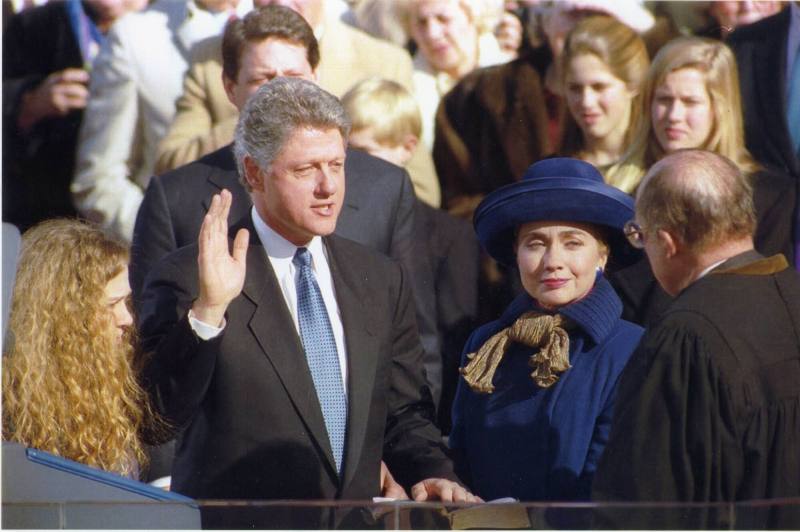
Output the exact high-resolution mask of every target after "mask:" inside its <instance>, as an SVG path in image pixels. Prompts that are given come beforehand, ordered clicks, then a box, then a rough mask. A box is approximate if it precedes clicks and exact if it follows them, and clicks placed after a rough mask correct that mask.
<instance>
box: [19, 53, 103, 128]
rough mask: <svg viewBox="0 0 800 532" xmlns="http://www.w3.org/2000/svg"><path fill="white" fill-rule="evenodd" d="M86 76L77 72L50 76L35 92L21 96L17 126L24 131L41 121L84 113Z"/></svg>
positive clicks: (82, 72)
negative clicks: (72, 112) (81, 110)
mask: <svg viewBox="0 0 800 532" xmlns="http://www.w3.org/2000/svg"><path fill="white" fill-rule="evenodd" d="M88 84H89V73H88V72H86V71H85V70H83V69H80V68H65V69H64V70H59V71H58V72H53V73H52V74H50V75H49V76H47V78H45V80H44V81H42V82H41V83H40V84H39V85H38V86H37V87H36V88H34V89H33V90H30V91H28V92H26V93H25V94H23V95H22V99H21V100H20V110H19V114H18V115H17V125H18V126H19V128H20V129H21V130H22V131H27V130H28V129H30V128H31V127H33V126H34V125H36V124H37V123H38V122H40V121H41V120H44V119H46V118H55V117H61V116H66V115H67V114H69V113H70V112H71V111H73V110H74V109H83V108H84V107H86V102H87V101H88V100H89V88H88Z"/></svg>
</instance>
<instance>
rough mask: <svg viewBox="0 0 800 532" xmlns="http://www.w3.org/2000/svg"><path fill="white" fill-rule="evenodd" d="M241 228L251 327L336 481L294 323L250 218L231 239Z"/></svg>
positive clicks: (303, 353) (236, 226)
mask: <svg viewBox="0 0 800 532" xmlns="http://www.w3.org/2000/svg"><path fill="white" fill-rule="evenodd" d="M241 227H244V228H247V229H248V230H249V231H250V247H249V249H248V250H247V277H246V278H245V283H244V288H243V289H242V293H243V294H244V296H245V297H247V298H248V299H249V300H250V301H252V302H253V304H254V305H255V306H256V310H255V312H253V315H252V317H251V318H250V322H249V323H248V327H249V328H250V331H251V332H252V333H253V336H254V337H255V339H256V341H257V342H258V344H259V345H260V346H261V349H262V350H263V351H264V354H265V355H266V356H267V358H268V359H269V361H270V363H271V364H272V366H273V368H274V369H275V372H276V373H277V374H278V377H279V378H280V380H281V382H282V384H283V387H284V389H285V390H286V393H287V394H288V395H289V397H290V399H291V401H292V403H293V404H294V407H295V409H296V410H297V413H298V415H299V416H300V418H301V419H302V420H303V423H304V424H305V425H306V427H307V429H308V432H309V434H310V435H311V437H312V438H313V439H314V440H315V441H316V443H317V445H318V446H319V448H320V449H321V450H322V452H323V453H324V454H325V457H326V459H327V461H328V464H329V466H330V472H331V473H332V474H333V476H334V478H335V477H336V475H337V473H336V463H335V461H334V459H333V451H332V450H331V445H330V441H329V439H328V432H327V430H326V428H325V420H324V419H323V417H322V409H321V408H320V406H319V400H318V399H317V393H316V389H315V388H314V381H313V379H312V378H311V371H310V370H309V369H308V364H307V362H306V356H305V352H304V351H303V346H302V343H301V342H300V338H299V336H298V335H297V332H296V329H295V326H294V321H293V320H292V317H291V315H290V313H289V309H288V308H287V307H286V302H285V300H284V298H283V294H282V292H281V289H280V286H279V285H278V280H277V278H276V277H275V272H274V271H273V270H272V265H271V264H270V262H269V260H268V259H267V257H266V255H265V251H264V248H263V246H262V245H261V242H260V241H259V240H258V235H257V234H256V232H255V229H254V228H253V225H252V221H251V220H250V217H249V216H247V217H246V218H243V219H242V221H241V222H240V223H239V224H236V225H235V226H233V227H232V228H231V232H230V235H231V236H234V235H235V234H236V231H237V230H238V229H239V228H241Z"/></svg>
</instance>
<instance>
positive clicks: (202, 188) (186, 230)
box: [131, 6, 439, 358]
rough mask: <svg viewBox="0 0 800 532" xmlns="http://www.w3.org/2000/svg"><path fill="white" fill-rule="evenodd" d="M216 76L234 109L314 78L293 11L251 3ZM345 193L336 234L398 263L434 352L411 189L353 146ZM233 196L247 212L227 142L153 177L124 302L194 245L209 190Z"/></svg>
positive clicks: (236, 209)
mask: <svg viewBox="0 0 800 532" xmlns="http://www.w3.org/2000/svg"><path fill="white" fill-rule="evenodd" d="M222 46H223V54H222V55H223V60H224V64H223V73H224V75H223V80H222V81H221V82H222V83H223V84H224V86H225V91H226V93H227V95H228V98H229V99H230V101H231V102H232V103H233V104H234V105H235V106H236V107H237V109H240V110H241V109H242V107H243V106H244V104H245V102H246V101H247V99H248V97H249V96H250V95H251V94H252V93H253V92H254V91H255V90H256V89H257V88H258V86H259V85H261V84H262V83H265V82H267V81H269V80H271V79H273V78H275V77H279V76H289V77H300V78H303V79H308V80H310V81H315V78H316V74H315V69H316V67H317V64H318V63H319V60H320V56H319V47H318V44H317V40H316V38H315V37H314V32H313V30H312V29H311V27H310V26H309V25H308V23H307V22H306V21H305V19H303V17H302V16H301V15H299V14H298V13H297V12H295V11H294V10H292V9H289V8H286V7H281V6H266V7H261V8H257V9H254V10H253V11H252V12H250V13H249V14H248V15H247V16H246V17H245V18H244V19H243V20H237V21H234V22H231V23H230V24H229V25H228V27H227V28H226V31H225V35H224V37H223V43H222ZM345 165H346V166H345V170H346V174H347V196H346V198H345V206H344V209H343V210H342V214H341V216H340V217H339V222H338V225H337V227H336V233H337V234H338V235H341V236H344V237H346V238H349V239H351V240H355V241H356V242H359V243H361V244H365V245H367V246H369V247H372V248H373V249H376V250H378V251H380V252H382V253H385V254H386V255H389V256H390V257H392V258H394V259H396V260H398V261H399V262H400V263H401V264H402V265H403V266H404V267H405V268H406V269H407V270H408V271H409V272H410V273H411V275H412V277H411V282H412V285H413V291H414V296H415V302H416V311H417V321H418V323H419V326H420V331H421V333H422V342H423V347H424V348H425V351H426V353H427V356H428V357H429V358H432V357H433V358H435V357H438V356H439V355H438V352H439V340H438V332H437V326H436V303H435V299H434V297H433V289H432V287H433V284H434V283H433V273H432V272H431V270H430V267H429V266H427V265H426V262H425V261H423V260H420V255H422V254H423V253H424V250H423V249H420V246H417V245H415V243H414V242H415V239H414V220H413V217H414V216H413V215H414V192H413V187H412V185H411V181H410V180H409V178H408V174H407V173H406V172H405V170H403V169H401V168H399V167H397V166H394V165H392V164H389V163H387V162H385V161H382V160H380V159H378V158H376V157H372V156H370V155H368V154H366V153H364V152H361V151H357V150H349V149H348V150H347V160H346V162H345ZM223 188H227V189H228V190H230V191H231V193H232V194H233V205H232V207H231V208H232V216H233V218H232V219H234V220H235V219H238V217H239V216H241V215H243V214H244V213H245V212H247V211H248V210H249V208H250V198H249V197H248V195H247V194H246V192H245V191H244V189H243V188H242V186H241V184H240V183H239V174H238V172H237V170H236V167H235V164H234V162H233V154H232V151H231V146H226V147H224V148H222V149H220V150H217V151H215V152H213V153H210V154H208V155H206V156H204V157H202V158H201V159H199V160H197V161H195V162H194V163H190V164H188V165H186V166H183V167H181V168H178V169H176V170H174V171H172V172H168V173H166V174H164V175H162V176H156V177H154V178H153V179H152V180H151V182H150V185H149V187H148V189H147V192H146V193H145V197H144V200H143V202H142V205H141V207H140V210H139V214H138V216H137V219H136V226H135V229H134V236H133V245H132V257H131V285H132V288H133V293H134V300H135V301H138V296H139V294H140V292H141V288H142V286H143V284H144V279H145V276H146V275H147V272H148V271H149V270H150V269H151V268H152V267H153V265H155V263H156V262H158V260H160V259H161V258H162V257H164V256H165V255H166V254H168V253H169V252H170V251H173V250H175V249H177V248H179V247H182V246H185V245H187V244H190V243H193V242H195V240H196V238H197V232H198V231H199V229H200V223H201V222H202V220H203V216H204V215H205V212H206V211H207V210H208V206H209V204H210V201H211V197H212V196H213V195H214V194H217V193H219V192H220V191H221V190H222V189H223Z"/></svg>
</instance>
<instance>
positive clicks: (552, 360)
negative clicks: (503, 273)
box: [459, 311, 571, 393]
mask: <svg viewBox="0 0 800 532" xmlns="http://www.w3.org/2000/svg"><path fill="white" fill-rule="evenodd" d="M567 321H568V320H567V319H566V318H564V317H562V316H561V315H559V314H556V315H555V316H551V315H550V314H542V313H540V312H535V311H531V312H526V313H525V314H523V315H521V316H520V317H519V318H517V321H515V322H514V323H513V324H512V325H511V326H510V327H506V328H505V329H503V330H502V331H500V332H498V333H497V334H495V335H494V336H492V337H491V338H489V339H488V340H486V342H484V344H483V345H482V346H481V347H480V349H478V351H477V352H476V353H469V354H468V355H467V359H468V360H469V362H468V363H467V365H466V366H465V367H463V368H460V369H459V372H460V373H461V375H463V376H464V380H465V381H467V384H469V387H470V388H472V390H473V391H475V392H477V393H492V392H493V391H494V385H493V384H492V379H493V378H494V372H495V371H496V370H497V366H499V365H500V361H501V360H503V356H504V355H505V354H506V351H507V350H508V347H509V345H510V343H511V342H517V343H520V344H523V345H526V346H528V347H534V348H539V351H538V352H537V353H536V354H535V355H533V356H531V359H530V362H529V364H530V366H531V367H532V368H533V372H532V373H531V378H532V379H533V380H534V382H535V383H536V384H538V385H539V386H541V387H542V388H549V387H550V386H552V385H553V384H555V383H556V382H557V381H558V376H559V375H558V374H560V373H563V372H565V371H566V370H568V369H569V368H570V367H571V366H570V363H569V336H568V335H567V331H565V330H564V326H565V325H566V324H567Z"/></svg>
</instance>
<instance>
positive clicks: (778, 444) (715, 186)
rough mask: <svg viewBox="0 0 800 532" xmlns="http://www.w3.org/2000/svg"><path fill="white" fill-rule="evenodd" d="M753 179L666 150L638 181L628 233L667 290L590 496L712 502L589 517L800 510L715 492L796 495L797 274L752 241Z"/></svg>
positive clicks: (681, 517)
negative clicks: (667, 300)
mask: <svg viewBox="0 0 800 532" xmlns="http://www.w3.org/2000/svg"><path fill="white" fill-rule="evenodd" d="M751 187H752V185H751V183H750V179H749V178H748V176H746V175H745V174H744V173H743V172H742V171H741V170H740V169H739V168H738V167H737V166H736V165H735V164H734V163H733V162H731V161H730V160H728V159H726V158H724V157H722V156H720V155H717V154H714V153H711V152H706V151H702V150H680V151H678V152H676V153H673V154H670V155H667V156H665V157H664V158H662V159H661V160H660V161H658V162H657V163H656V164H655V165H653V166H652V168H650V170H649V172H648V173H647V175H646V176H645V177H644V179H643V180H642V182H641V184H640V185H639V187H638V190H637V194H636V221H635V223H631V224H630V225H629V226H627V227H626V233H627V235H628V238H629V239H630V241H631V244H633V245H634V246H636V247H640V248H643V249H644V251H645V253H646V254H647V258H648V260H649V262H650V264H651V265H652V271H653V273H654V275H655V277H656V279H657V280H658V282H659V284H660V285H661V286H662V287H663V289H664V291H665V292H666V293H668V294H669V295H670V296H671V297H673V298H674V299H673V301H672V302H671V303H670V304H669V306H668V307H667V309H666V310H665V311H664V313H663V314H662V315H661V317H660V319H659V320H658V321H657V323H654V324H652V326H651V327H649V328H648V329H647V332H646V333H645V335H644V337H643V338H642V340H641V342H640V344H639V348H638V349H637V350H636V352H634V354H633V355H632V356H631V358H630V360H629V361H628V364H627V366H626V367H625V370H624V372H623V373H622V375H621V376H620V379H619V386H618V388H617V398H616V403H615V405H616V407H615V410H614V422H613V424H612V427H611V434H610V436H609V440H608V444H607V445H606V448H605V451H604V452H603V456H602V458H601V460H600V462H599V463H598V466H597V473H596V474H595V478H594V483H593V485H592V498H593V499H595V500H596V501H599V502H607V501H614V502H620V501H624V502H627V503H630V502H642V503H645V502H646V503H653V502H654V501H656V502H660V503H664V502H667V503H669V502H671V503H689V504H692V503H712V504H708V505H707V506H706V505H702V504H694V506H689V505H688V504H687V505H686V506H672V507H670V505H668V504H662V505H659V504H644V505H643V506H644V507H639V508H631V507H628V508H620V507H616V508H615V507H614V505H608V506H602V505H601V507H599V508H598V509H597V510H596V516H597V519H598V521H597V522H596V523H594V527H595V528H601V529H607V528H612V529H626V528H637V529H652V528H659V529H702V530H708V529H724V528H729V527H731V526H732V525H733V524H734V521H732V519H734V520H735V525H736V527H737V528H739V527H741V528H748V529H750V528H752V529H758V530H761V529H782V528H789V527H793V526H796V524H797V523H798V522H800V505H797V504H785V505H777V504H776V505H775V506H769V505H764V504H760V505H759V504H757V505H752V506H749V505H747V504H744V505H740V506H739V505H737V506H736V507H735V512H734V511H731V510H732V509H733V507H732V506H724V505H722V504H721V503H724V502H727V503H735V502H738V501H747V500H758V501H761V502H763V500H764V499H781V498H785V499H787V500H788V499H792V498H794V499H796V498H797V497H798V496H800V461H799V460H798V452H797V442H798V441H800V418H798V416H797V415H795V414H796V413H797V412H798V411H800V387H798V385H797V383H798V381H800V345H798V341H797V338H798V334H800V275H798V273H797V272H795V271H793V270H792V269H791V268H790V267H789V264H788V262H787V261H786V258H785V257H784V256H783V255H782V254H776V255H773V256H771V257H764V256H763V255H761V254H760V253H758V252H756V251H755V250H754V248H753V233H754V230H755V225H756V216H755V210H754V208H753V200H752V197H753V191H752V188H751ZM699 227H702V228H703V230H702V231H697V228H699ZM754 309H757V312H754ZM787 412H793V413H794V414H792V415H788V416H787V415H786V413H787Z"/></svg>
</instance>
